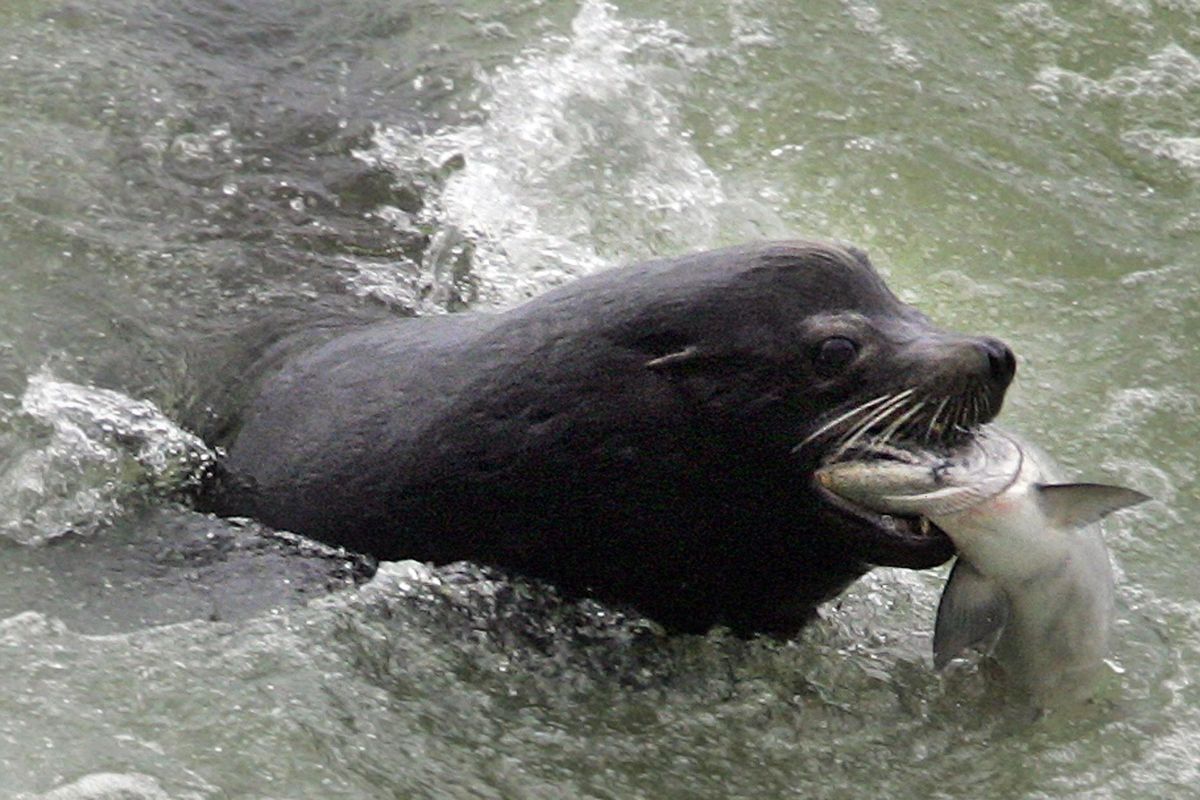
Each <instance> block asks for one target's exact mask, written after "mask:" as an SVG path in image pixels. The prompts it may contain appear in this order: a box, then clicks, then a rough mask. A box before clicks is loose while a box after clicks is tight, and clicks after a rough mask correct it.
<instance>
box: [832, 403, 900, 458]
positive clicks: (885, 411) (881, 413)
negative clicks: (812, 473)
mask: <svg viewBox="0 0 1200 800" xmlns="http://www.w3.org/2000/svg"><path fill="white" fill-rule="evenodd" d="M912 392H913V390H912V389H908V390H906V391H904V392H901V393H900V394H898V395H896V397H895V398H894V399H893V400H892V401H891V402H889V403H887V404H886V405H884V406H883V407H882V408H880V409H878V410H876V412H875V413H873V414H872V415H871V416H870V417H868V418H867V419H866V420H864V421H863V422H862V423H861V424H860V425H858V427H857V428H856V429H855V432H854V434H853V435H852V436H849V437H848V438H847V439H846V440H845V441H843V442H842V443H841V444H840V445H839V446H838V448H837V450H836V451H834V454H833V458H834V459H835V460H836V459H838V458H841V456H842V455H843V454H844V453H846V452H847V451H848V450H850V449H851V448H852V447H854V445H855V444H857V443H858V441H859V440H860V439H861V438H862V437H863V436H864V435H865V434H866V433H867V432H868V431H869V430H871V428H873V427H875V426H876V425H879V424H881V423H882V422H884V421H885V420H886V419H887V418H888V417H890V416H891V415H892V414H895V413H897V412H899V411H900V410H901V409H903V408H904V401H905V400H906V399H907V398H908V396H909V395H910V394H912Z"/></svg>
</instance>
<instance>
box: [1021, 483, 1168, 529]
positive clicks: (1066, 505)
mask: <svg viewBox="0 0 1200 800" xmlns="http://www.w3.org/2000/svg"><path fill="white" fill-rule="evenodd" d="M1037 493H1038V500H1039V501H1040V502H1041V505H1042V512H1043V513H1044V514H1045V515H1046V518H1047V519H1049V520H1050V521H1051V522H1053V523H1054V524H1055V525H1058V526H1061V527H1064V528H1076V527H1079V526H1081V525H1090V524H1091V523H1093V522H1099V521H1100V520H1102V519H1104V518H1105V517H1107V516H1108V515H1109V514H1111V513H1112V512H1114V511H1120V510H1121V509H1122V508H1129V507H1130V506H1136V505H1137V504H1138V503H1144V502H1146V501H1147V500H1150V499H1151V497H1150V495H1148V494H1142V493H1141V492H1139V491H1135V490H1134V489H1126V488H1125V487H1124V486H1106V485H1104V484H1102V483H1055V484H1045V483H1043V484H1038V487H1037Z"/></svg>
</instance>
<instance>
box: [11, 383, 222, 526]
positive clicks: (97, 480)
mask: <svg viewBox="0 0 1200 800" xmlns="http://www.w3.org/2000/svg"><path fill="white" fill-rule="evenodd" d="M21 412H22V413H23V414H24V415H25V417H26V418H27V419H28V420H30V421H32V422H33V423H35V425H38V426H41V427H42V428H43V430H42V431H41V432H40V435H36V434H35V435H33V436H29V437H24V436H23V437H21V438H22V439H23V440H24V444H25V446H24V447H23V448H21V449H18V450H16V451H15V452H12V453H10V454H9V455H8V457H7V458H5V459H3V460H0V535H4V536H7V537H8V538H10V539H13V540H15V541H17V542H21V543H23V544H36V543H41V542H44V541H46V540H48V539H52V538H54V537H57V536H61V535H63V534H65V533H68V532H76V533H91V532H93V531H95V530H96V529H98V528H100V527H102V526H104V525H105V524H107V522H108V521H109V520H111V519H112V518H113V516H115V515H116V514H118V513H120V512H121V511H122V509H123V506H124V503H125V502H126V501H128V500H129V499H130V498H131V497H133V496H135V495H136V494H137V493H138V492H139V491H142V492H145V491H150V492H153V493H170V492H173V491H179V490H182V489H184V488H186V487H187V486H188V485H189V483H190V482H192V481H195V480H198V479H199V477H200V475H201V474H202V472H203V470H204V469H205V468H206V467H207V465H208V464H209V463H210V462H211V461H212V459H213V458H214V455H215V454H214V453H213V452H212V451H211V450H209V448H208V447H207V446H206V445H205V444H204V443H203V442H202V441H201V440H200V439H199V438H198V437H196V436H194V435H192V434H191V433H188V432H187V431H185V430H183V429H182V428H180V427H179V426H177V425H176V424H175V423H173V422H171V420H169V419H167V417H166V416H164V415H163V413H162V412H161V411H160V410H159V409H158V408H157V407H156V406H155V405H154V404H153V403H150V402H147V401H144V400H134V399H133V398H130V397H127V396H126V395H123V394H121V393H119V392H114V391H111V390H109V389H99V388H96V387H92V386H80V385H78V384H74V383H68V382H65V381H59V380H55V379H54V377H53V376H52V375H50V374H49V373H48V372H46V371H44V370H43V371H42V372H39V373H37V374H35V375H33V376H32V377H31V378H30V379H29V382H28V384H27V386H26V388H25V392H24V394H23V395H22V397H21Z"/></svg>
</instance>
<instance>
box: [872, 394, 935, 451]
mask: <svg viewBox="0 0 1200 800" xmlns="http://www.w3.org/2000/svg"><path fill="white" fill-rule="evenodd" d="M926 402H927V401H925V400H922V401H920V402H919V403H917V404H916V405H914V406H912V407H911V408H909V410H908V411H905V412H904V413H903V414H901V415H900V416H899V417H897V418H896V419H895V421H893V422H892V424H891V425H889V426H888V427H887V430H885V431H884V432H883V434H882V435H880V436H879V438H878V439H877V440H876V441H877V443H878V444H881V445H885V444H889V443H890V442H891V439H892V437H893V436H895V435H896V432H897V431H898V430H900V426H902V425H903V424H904V423H906V422H908V421H909V420H910V419H912V418H913V416H915V415H916V414H917V413H918V412H920V410H921V409H922V408H924V407H925V405H926Z"/></svg>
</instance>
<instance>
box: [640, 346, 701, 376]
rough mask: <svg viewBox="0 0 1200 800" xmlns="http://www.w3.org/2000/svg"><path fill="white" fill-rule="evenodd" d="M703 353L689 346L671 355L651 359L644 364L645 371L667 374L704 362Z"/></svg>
mask: <svg viewBox="0 0 1200 800" xmlns="http://www.w3.org/2000/svg"><path fill="white" fill-rule="evenodd" d="M704 357H705V356H704V351H703V350H701V349H700V348H698V347H696V346H695V345H692V344H689V345H688V346H687V347H685V348H683V349H682V350H676V351H675V352H673V353H667V354H666V355H663V356H659V357H658V358H652V359H650V360H649V361H647V362H646V369H650V370H654V371H655V372H667V371H669V370H673V369H676V368H678V367H683V366H689V365H692V364H696V363H698V362H700V361H702V360H704Z"/></svg>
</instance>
